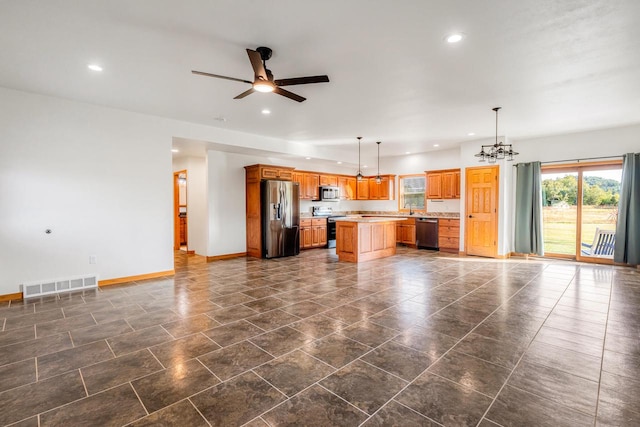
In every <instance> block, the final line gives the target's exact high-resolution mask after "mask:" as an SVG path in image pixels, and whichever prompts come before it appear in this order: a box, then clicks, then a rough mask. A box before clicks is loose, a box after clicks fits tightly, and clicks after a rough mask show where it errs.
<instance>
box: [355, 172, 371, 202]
mask: <svg viewBox="0 0 640 427" xmlns="http://www.w3.org/2000/svg"><path fill="white" fill-rule="evenodd" d="M356 186H357V189H356V198H357V199H358V200H369V179H368V178H366V177H365V178H362V179H361V180H360V181H358V180H356Z"/></svg>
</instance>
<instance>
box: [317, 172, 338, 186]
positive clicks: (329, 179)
mask: <svg viewBox="0 0 640 427" xmlns="http://www.w3.org/2000/svg"><path fill="white" fill-rule="evenodd" d="M319 178H320V185H323V186H324V185H329V186H333V187H337V186H338V176H337V175H323V174H320V175H319Z"/></svg>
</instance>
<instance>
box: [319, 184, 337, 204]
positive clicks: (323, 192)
mask: <svg viewBox="0 0 640 427" xmlns="http://www.w3.org/2000/svg"><path fill="white" fill-rule="evenodd" d="M318 194H319V195H320V201H321V202H339V201H340V188H338V187H334V186H329V185H323V186H320V191H319V192H318Z"/></svg>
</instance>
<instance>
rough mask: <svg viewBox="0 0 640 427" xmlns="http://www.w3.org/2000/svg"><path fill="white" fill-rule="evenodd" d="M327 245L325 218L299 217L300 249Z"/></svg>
mask: <svg viewBox="0 0 640 427" xmlns="http://www.w3.org/2000/svg"><path fill="white" fill-rule="evenodd" d="M325 246H327V219H326V218H313V219H312V218H304V219H300V249H310V248H322V247H325Z"/></svg>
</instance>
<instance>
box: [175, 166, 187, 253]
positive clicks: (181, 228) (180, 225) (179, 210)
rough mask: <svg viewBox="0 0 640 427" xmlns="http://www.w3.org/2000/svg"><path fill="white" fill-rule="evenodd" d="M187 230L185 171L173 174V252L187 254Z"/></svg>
mask: <svg viewBox="0 0 640 427" xmlns="http://www.w3.org/2000/svg"><path fill="white" fill-rule="evenodd" d="M187 239H188V228H187V171H186V170H182V171H177V172H174V173H173V250H176V251H177V250H180V251H184V252H187V253H188V252H189V247H188V243H189V242H188V240H187Z"/></svg>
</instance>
